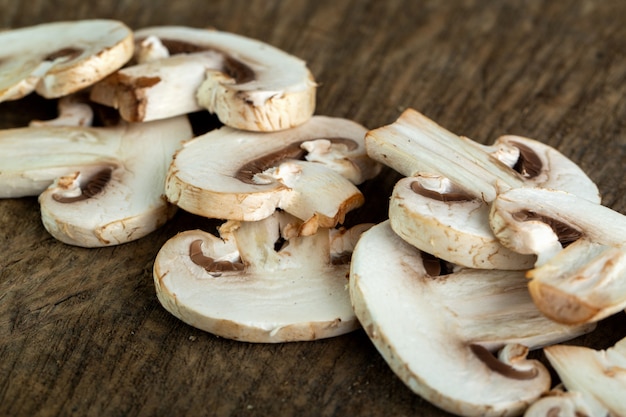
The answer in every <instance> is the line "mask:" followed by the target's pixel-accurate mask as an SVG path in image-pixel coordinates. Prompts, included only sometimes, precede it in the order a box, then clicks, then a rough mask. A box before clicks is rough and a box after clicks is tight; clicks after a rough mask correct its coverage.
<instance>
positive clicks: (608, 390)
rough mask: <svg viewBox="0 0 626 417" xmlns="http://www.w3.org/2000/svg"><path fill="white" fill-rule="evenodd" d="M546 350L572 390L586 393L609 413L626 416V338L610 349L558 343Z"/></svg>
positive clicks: (564, 381) (592, 401) (562, 378)
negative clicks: (625, 396)
mask: <svg viewBox="0 0 626 417" xmlns="http://www.w3.org/2000/svg"><path fill="white" fill-rule="evenodd" d="M544 352H545V354H546V357H547V358H548V360H549V361H550V364H551V365H552V366H553V367H554V369H555V371H556V372H557V373H558V374H559V377H560V378H561V381H562V382H563V385H565V387H566V388H567V389H568V391H570V392H580V393H582V394H583V395H584V396H585V397H586V398H587V399H588V401H589V400H590V401H589V402H590V403H591V405H595V404H596V403H597V405H601V406H602V407H603V408H605V409H606V411H608V413H606V415H611V416H623V415H626V402H625V401H624V393H625V392H626V338H624V339H622V340H620V341H619V342H617V343H616V344H615V345H614V346H613V347H611V348H609V349H606V350H599V351H598V350H594V349H591V348H588V347H583V346H567V345H555V346H548V347H546V348H545V349H544ZM603 411H605V410H603ZM593 415H600V414H593Z"/></svg>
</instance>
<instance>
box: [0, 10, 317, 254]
mask: <svg viewBox="0 0 626 417" xmlns="http://www.w3.org/2000/svg"><path fill="white" fill-rule="evenodd" d="M0 43H2V45H4V46H3V48H2V51H0V101H7V100H17V99H20V98H22V97H24V96H25V95H27V94H29V93H31V92H37V93H38V94H39V95H41V96H43V97H45V98H49V99H58V101H59V110H60V115H59V117H58V119H55V120H52V121H45V122H37V121H34V122H33V123H31V125H30V126H29V127H24V128H17V129H8V130H5V131H2V132H0V167H2V168H1V169H0V198H11V197H24V196H37V195H39V202H40V203H41V213H42V220H43V223H44V226H45V227H46V229H47V230H48V231H49V232H50V233H51V234H52V235H53V236H54V237H55V238H57V239H59V240H61V241H63V242H65V243H68V244H72V245H77V246H84V247H99V246H108V245H117V244H121V243H126V242H129V241H132V240H135V239H138V238H141V237H143V236H145V235H146V234H148V233H150V232H152V231H154V230H155V229H156V228H158V227H160V226H161V225H163V224H164V223H165V222H166V221H168V220H169V219H170V218H171V217H172V216H173V214H174V213H175V210H176V207H175V206H174V205H172V204H171V203H170V202H168V201H167V200H166V199H165V198H163V195H164V193H165V190H164V187H165V175H166V173H167V169H168V167H169V165H170V163H171V161H172V157H173V155H174V153H175V152H176V150H178V149H180V147H181V146H182V144H183V142H185V141H186V140H189V139H191V138H192V137H193V136H194V133H193V129H192V126H191V124H190V122H189V119H188V117H187V115H188V114H189V113H190V112H201V111H203V110H204V111H207V114H208V113H209V112H211V113H215V114H216V115H217V116H218V118H219V119H220V121H221V122H222V123H224V124H226V125H229V126H231V127H234V128H245V129H248V130H258V131H273V130H277V129H287V128H290V127H294V126H297V125H301V124H303V123H305V122H306V121H307V120H309V119H310V118H311V116H312V114H313V111H314V107H315V89H316V85H315V82H314V81H313V77H312V76H311V74H310V72H309V70H308V69H307V67H306V65H305V63H304V62H303V61H301V60H300V59H298V58H295V57H293V56H290V55H288V54H287V53H285V52H283V51H280V50H278V49H276V48H273V47H271V46H269V45H267V44H265V43H263V42H259V41H256V40H252V39H248V38H245V37H242V36H238V35H234V34H230V33H224V32H220V31H216V30H204V29H194V28H186V27H173V26H167V27H154V28H146V29H142V30H139V31H136V32H133V31H131V30H130V29H129V28H128V27H127V26H126V25H124V24H123V23H121V22H118V21H114V20H105V19H96V20H82V21H67V22H55V23H47V24H41V25H37V26H31V27H26V28H20V29H14V30H8V31H4V32H2V33H0ZM94 106H100V107H103V106H110V107H112V108H115V109H117V110H119V115H118V117H117V120H116V121H115V122H113V123H110V124H109V125H106V126H103V125H98V126H93V125H92V122H93V120H94V116H93V109H92V108H93V107H94ZM120 116H121V119H122V120H119V119H120Z"/></svg>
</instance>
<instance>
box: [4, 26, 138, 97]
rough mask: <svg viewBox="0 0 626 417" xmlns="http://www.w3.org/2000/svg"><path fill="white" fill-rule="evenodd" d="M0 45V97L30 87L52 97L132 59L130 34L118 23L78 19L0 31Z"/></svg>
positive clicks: (82, 85) (18, 93) (15, 94)
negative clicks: (0, 46) (0, 47)
mask: <svg viewBox="0 0 626 417" xmlns="http://www.w3.org/2000/svg"><path fill="white" fill-rule="evenodd" d="M0 45H2V49H1V50H0V101H5V100H15V99H18V98H21V97H24V96H25V95H27V94H30V93H31V92H33V91H36V92H37V93H38V94H40V95H42V96H44V97H46V98H56V97H61V96H64V95H67V94H70V93H74V92H76V91H78V90H81V89H83V88H85V87H88V86H90V85H92V84H94V83H95V82H97V81H99V80H101V79H102V78H104V77H106V76H107V75H109V74H111V73H112V72H114V71H116V70H117V69H119V68H120V67H122V66H123V65H124V64H125V63H126V62H128V60H129V59H131V57H132V54H133V34H132V31H131V30H130V29H129V28H128V27H127V26H126V25H124V24H123V23H121V22H118V21H114V20H104V19H94V20H78V21H67V22H54V23H46V24H41V25H36V26H30V27H24V28H19V29H13V30H7V31H3V32H0Z"/></svg>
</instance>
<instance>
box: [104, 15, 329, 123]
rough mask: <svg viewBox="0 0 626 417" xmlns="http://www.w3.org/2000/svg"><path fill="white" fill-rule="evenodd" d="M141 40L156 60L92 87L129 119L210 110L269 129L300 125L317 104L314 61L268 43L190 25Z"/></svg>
mask: <svg viewBox="0 0 626 417" xmlns="http://www.w3.org/2000/svg"><path fill="white" fill-rule="evenodd" d="M135 42H136V43H135V56H136V58H137V59H141V60H144V59H146V60H148V61H147V62H135V63H134V65H132V66H129V67H126V68H124V69H122V70H120V71H119V72H118V73H116V74H114V75H113V76H111V77H109V78H108V79H107V80H105V81H104V82H103V83H100V84H99V85H96V86H95V88H94V90H93V91H92V99H93V100H95V101H97V102H99V103H102V104H105V105H109V106H113V107H116V108H119V109H120V114H122V117H123V118H124V119H125V120H128V121H135V122H136V121H147V120H155V119H158V118H164V117H171V116H173V115H176V114H180V112H184V111H196V110H201V109H206V110H208V111H209V112H211V113H214V114H216V115H217V117H218V118H219V119H220V121H221V122H222V123H224V124H225V125H227V126H230V127H233V128H237V129H241V130H248V131H260V132H269V131H278V130H285V129H290V128H293V127H295V126H299V125H301V124H303V123H304V122H306V121H307V120H309V119H310V118H311V117H312V116H313V113H314V111H315V104H316V90H317V84H316V83H315V80H314V77H313V75H312V74H311V72H310V70H309V69H308V68H307V66H306V63H305V62H304V61H302V60H301V59H299V58H296V57H294V56H292V55H290V54H288V53H286V52H284V51H282V50H280V49H278V48H276V47H273V46H270V45H268V44H266V43H264V42H261V41H258V40H255V39H250V38H247V37H244V36H241V35H236V34H233V33H228V32H221V31H217V30H210V29H199V28H191V27H183V26H159V27H149V28H143V29H139V30H137V31H136V32H135ZM181 72H183V73H184V74H185V79H186V80H187V84H186V85H185V86H183V88H181V86H180V77H181ZM172 80H175V82H173V81H172ZM163 102H167V103H175V104H176V106H171V105H170V106H164V105H163V104H162V103H163Z"/></svg>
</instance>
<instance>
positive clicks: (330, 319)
mask: <svg viewBox="0 0 626 417" xmlns="http://www.w3.org/2000/svg"><path fill="white" fill-rule="evenodd" d="M299 223H300V220H298V219H296V218H295V217H293V216H291V215H289V214H286V213H284V212H276V213H274V214H272V215H271V216H270V217H268V218H266V219H264V220H261V221H257V222H238V221H228V222H226V223H224V224H223V225H222V226H221V227H220V229H219V231H220V237H216V236H214V235H212V234H210V233H207V232H204V231H200V230H192V231H186V232H182V233H180V234H178V235H176V236H174V237H173V238H171V239H170V240H169V241H167V242H166V243H165V245H164V246H163V247H162V248H161V250H160V251H159V253H158V255H157V257H156V260H155V264H154V281H155V285H156V289H157V296H158V298H159V301H160V302H161V304H162V305H163V307H164V308H165V309H166V310H168V311H169V312H170V313H172V314H173V315H174V316H176V317H178V318H179V319H181V320H182V321H184V322H185V323H187V324H190V325H192V326H194V327H197V328H199V329H202V330H205V331H208V332H211V333H213V334H215V335H218V336H221V337H226V338H229V339H235V340H240V341H247V342H264V343H277V342H289V341H304V340H315V339H320V338H326V337H332V336H337V335H340V334H344V333H346V332H350V331H352V330H354V329H356V328H358V327H359V324H358V321H357V320H356V317H355V316H354V312H353V311H352V308H351V305H350V298H349V293H348V289H347V284H348V281H347V278H348V272H349V265H348V264H347V263H345V262H343V261H342V258H341V257H340V256H338V255H340V254H339V253H332V251H331V242H334V243H333V244H332V245H333V246H339V247H341V248H343V249H344V250H345V249H346V245H347V248H348V249H349V250H350V251H351V250H352V248H351V247H350V242H351V241H354V240H351V239H350V238H348V237H349V236H351V234H350V233H347V234H345V236H346V239H344V242H343V243H342V244H339V245H338V244H337V241H336V239H337V236H334V237H333V238H331V232H330V230H329V229H318V230H317V232H316V233H315V234H313V235H310V236H298V233H297V230H298V229H299V228H300V224H299ZM332 235H336V232H334V233H332Z"/></svg>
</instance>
